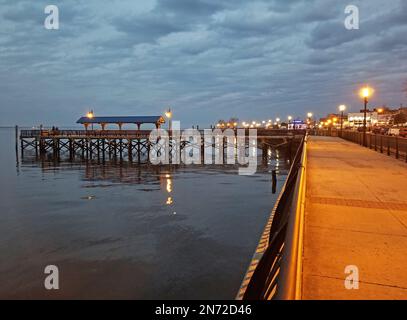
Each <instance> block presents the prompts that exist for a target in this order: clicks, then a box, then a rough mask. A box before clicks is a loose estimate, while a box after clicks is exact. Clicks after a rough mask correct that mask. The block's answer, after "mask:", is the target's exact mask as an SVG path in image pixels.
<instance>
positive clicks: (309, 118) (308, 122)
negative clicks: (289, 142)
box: [307, 112, 313, 128]
mask: <svg viewBox="0 0 407 320" xmlns="http://www.w3.org/2000/svg"><path fill="white" fill-rule="evenodd" d="M312 116H313V114H312V112H308V113H307V124H308V128H310V127H311V121H312Z"/></svg>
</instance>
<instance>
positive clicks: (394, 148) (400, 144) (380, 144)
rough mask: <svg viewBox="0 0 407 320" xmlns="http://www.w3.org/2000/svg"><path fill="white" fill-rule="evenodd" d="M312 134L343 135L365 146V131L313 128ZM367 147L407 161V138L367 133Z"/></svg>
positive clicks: (344, 137) (346, 138)
mask: <svg viewBox="0 0 407 320" xmlns="http://www.w3.org/2000/svg"><path fill="white" fill-rule="evenodd" d="M310 134H312V135H319V136H331V137H342V138H343V139H345V140H348V141H351V142H354V143H357V144H359V145H361V146H363V132H359V131H351V130H343V131H342V134H341V131H340V130H312V131H310ZM365 147H367V148H369V149H371V150H375V151H377V152H380V153H383V154H387V155H388V156H393V157H395V158H396V159H402V160H405V161H406V162H407V138H402V137H399V136H388V135H383V134H375V133H370V132H368V133H366V145H365Z"/></svg>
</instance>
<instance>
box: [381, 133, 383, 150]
mask: <svg viewBox="0 0 407 320" xmlns="http://www.w3.org/2000/svg"><path fill="white" fill-rule="evenodd" d="M380 153H383V135H381V136H380Z"/></svg>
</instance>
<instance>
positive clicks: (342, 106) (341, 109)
mask: <svg viewBox="0 0 407 320" xmlns="http://www.w3.org/2000/svg"><path fill="white" fill-rule="evenodd" d="M345 110H346V106H345V105H344V104H341V105H340V106H339V111H340V112H341V133H340V135H341V138H342V132H343V112H344V111H345Z"/></svg>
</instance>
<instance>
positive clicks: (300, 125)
mask: <svg viewBox="0 0 407 320" xmlns="http://www.w3.org/2000/svg"><path fill="white" fill-rule="evenodd" d="M307 127H308V125H307V124H306V123H305V122H304V121H302V120H293V121H292V122H290V123H289V124H288V130H306V129H307Z"/></svg>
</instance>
